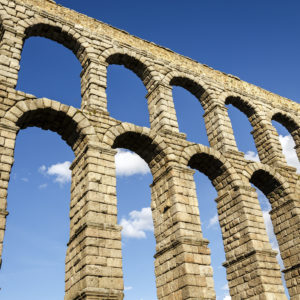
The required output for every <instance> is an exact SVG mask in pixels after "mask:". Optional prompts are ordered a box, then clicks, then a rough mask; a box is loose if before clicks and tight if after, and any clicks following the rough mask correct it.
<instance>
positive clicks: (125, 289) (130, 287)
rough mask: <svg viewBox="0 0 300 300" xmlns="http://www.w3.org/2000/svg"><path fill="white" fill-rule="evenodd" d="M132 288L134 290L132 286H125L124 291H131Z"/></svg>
mask: <svg viewBox="0 0 300 300" xmlns="http://www.w3.org/2000/svg"><path fill="white" fill-rule="evenodd" d="M130 290H132V286H125V287H124V291H130Z"/></svg>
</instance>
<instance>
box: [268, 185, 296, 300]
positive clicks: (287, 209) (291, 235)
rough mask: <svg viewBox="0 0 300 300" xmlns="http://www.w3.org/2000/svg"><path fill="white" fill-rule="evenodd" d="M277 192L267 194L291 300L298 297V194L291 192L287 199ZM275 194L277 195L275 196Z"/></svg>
mask: <svg viewBox="0 0 300 300" xmlns="http://www.w3.org/2000/svg"><path fill="white" fill-rule="evenodd" d="M278 189H279V192H278V191H277V192H273V193H271V194H270V195H268V199H270V202H271V205H272V210H271V211H270V215H271V219H272V223H273V227H274V232H275V235H276V238H277V241H278V245H279V249H280V254H281V258H282V260H283V263H284V267H285V269H284V270H283V273H284V277H285V280H286V285H287V288H288V290H289V294H290V297H291V299H292V300H296V299H300V253H299V247H300V201H299V199H300V195H299V194H298V195H297V194H292V195H291V196H290V197H289V199H285V198H284V197H282V199H280V198H279V195H280V194H284V193H283V191H282V192H280V190H281V187H279V188H278ZM276 195H277V196H276Z"/></svg>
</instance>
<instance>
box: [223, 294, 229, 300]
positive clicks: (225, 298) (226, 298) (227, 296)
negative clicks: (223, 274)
mask: <svg viewBox="0 0 300 300" xmlns="http://www.w3.org/2000/svg"><path fill="white" fill-rule="evenodd" d="M223 300H231V297H230V296H229V295H226V296H225V297H224V299H223Z"/></svg>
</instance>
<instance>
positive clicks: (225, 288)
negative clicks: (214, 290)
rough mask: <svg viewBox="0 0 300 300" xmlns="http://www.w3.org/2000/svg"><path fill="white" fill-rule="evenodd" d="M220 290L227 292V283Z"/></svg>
mask: <svg viewBox="0 0 300 300" xmlns="http://www.w3.org/2000/svg"><path fill="white" fill-rule="evenodd" d="M222 290H223V291H229V287H228V283H226V284H224V285H223V286H222Z"/></svg>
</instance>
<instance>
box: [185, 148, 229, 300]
mask: <svg viewBox="0 0 300 300" xmlns="http://www.w3.org/2000/svg"><path fill="white" fill-rule="evenodd" d="M188 166H189V167H190V168H192V169H194V170H197V171H198V172H196V173H195V175H194V181H195V184H196V192H197V198H198V206H199V213H200V219H201V227H202V231H203V236H204V238H208V240H209V245H208V247H209V248H210V250H211V266H212V268H213V270H214V272H213V277H214V282H215V286H214V287H215V291H216V295H217V299H218V298H220V299H227V298H229V287H228V282H227V279H226V269H225V268H223V267H222V263H223V262H224V261H225V251H224V249H223V248H222V246H221V245H223V239H222V232H221V227H220V223H219V217H218V211H217V206H216V204H215V201H212V200H214V199H216V198H217V196H218V189H220V186H219V182H221V180H220V177H222V176H224V175H225V174H226V175H225V176H227V175H228V174H227V171H226V168H225V166H224V165H223V163H222V162H221V161H220V160H218V159H216V158H215V157H213V156H211V155H209V154H207V153H198V154H195V155H193V156H192V157H191V159H190V160H189V162H188Z"/></svg>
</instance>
